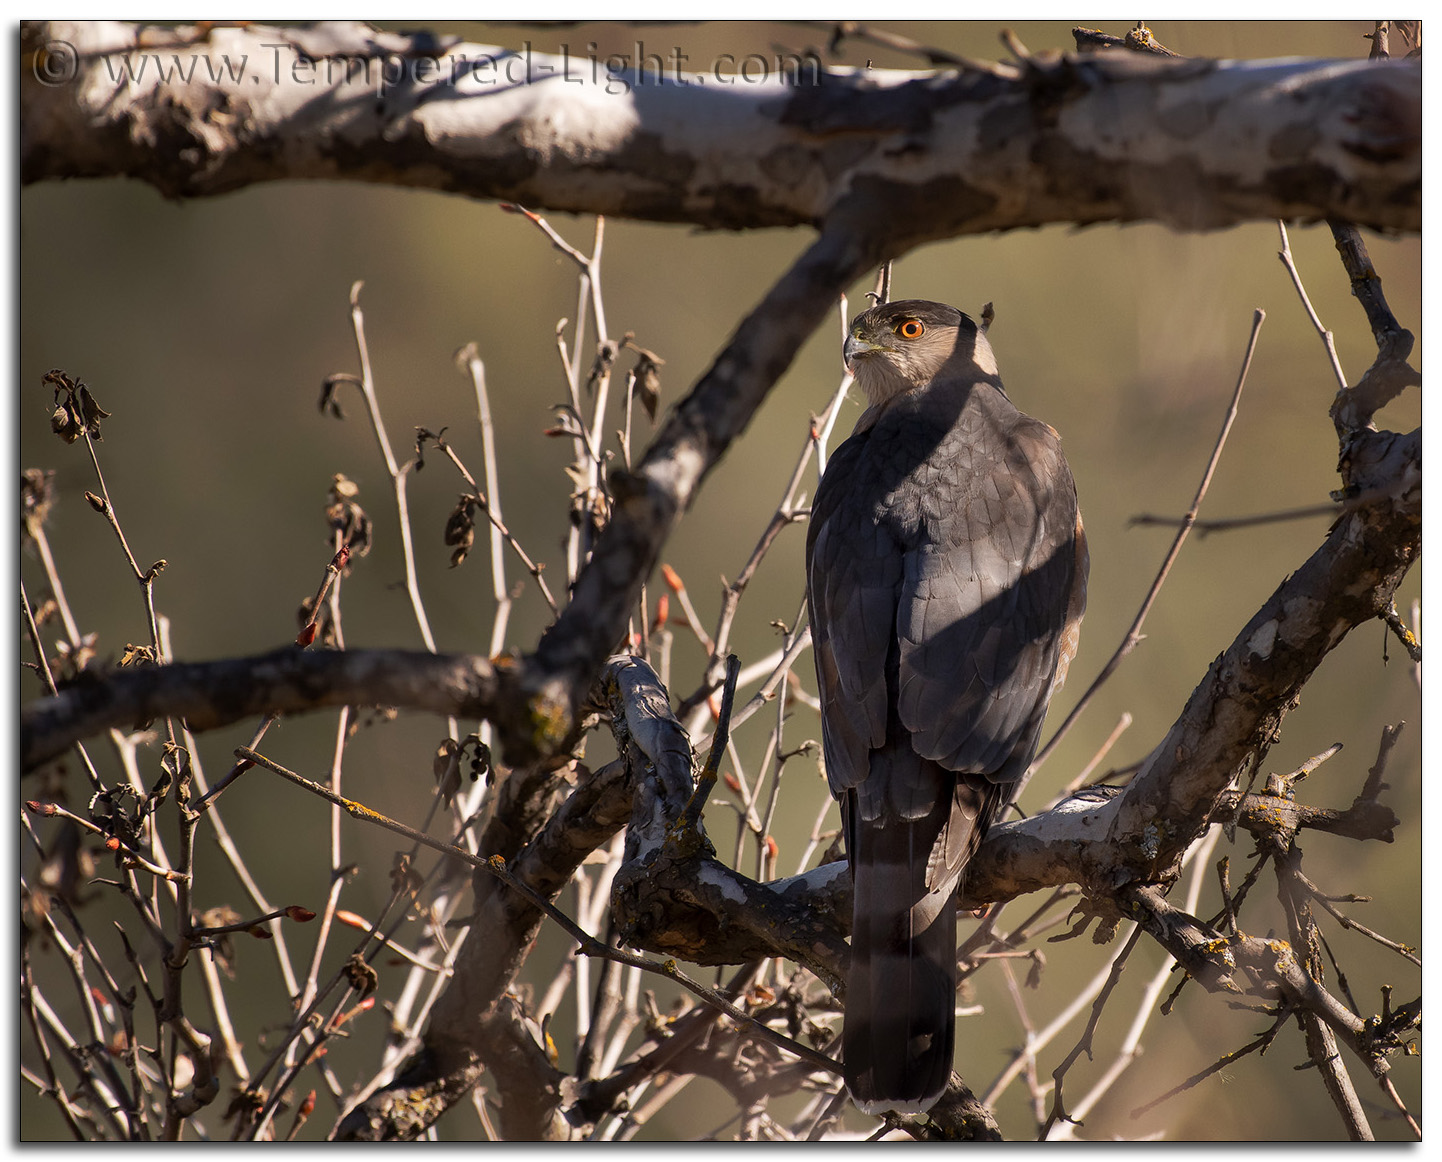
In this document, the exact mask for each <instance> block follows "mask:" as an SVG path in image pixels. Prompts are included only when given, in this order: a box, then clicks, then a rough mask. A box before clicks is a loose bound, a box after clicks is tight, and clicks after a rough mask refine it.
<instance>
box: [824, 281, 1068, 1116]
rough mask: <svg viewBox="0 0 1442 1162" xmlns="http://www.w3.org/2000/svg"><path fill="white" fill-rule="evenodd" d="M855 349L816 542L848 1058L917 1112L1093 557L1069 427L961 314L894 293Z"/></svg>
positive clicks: (853, 335) (931, 1079)
mask: <svg viewBox="0 0 1442 1162" xmlns="http://www.w3.org/2000/svg"><path fill="white" fill-rule="evenodd" d="M844 354H845V359H846V364H847V366H848V367H849V368H850V369H851V370H852V372H853V373H854V374H855V376H856V382H857V383H859V384H860V385H861V387H862V389H863V390H864V391H865V393H866V398H867V401H868V403H869V405H870V406H869V407H868V408H867V409H866V411H865V412H864V414H863V415H862V416H861V419H860V420H859V421H858V423H857V425H856V430H855V431H854V432H853V433H852V434H851V437H850V438H849V439H848V440H847V441H846V442H845V443H843V444H842V445H841V446H840V447H839V448H838V449H837V450H836V453H835V454H834V455H833V456H832V458H831V461H830V463H829V464H828V465H827V467H826V473H825V476H824V478H823V479H822V481H821V485H820V487H819V488H818V489H817V493H816V499H815V502H814V503H813V505H812V509H811V525H810V529H809V532H808V535H807V541H806V585H807V596H808V605H809V608H810V617H811V633H812V650H813V652H814V655H815V660H816V677H817V682H818V684H819V686H820V696H821V715H822V739H823V743H824V747H825V757H826V773H827V780H828V782H829V783H830V786H831V792H832V794H833V795H835V796H836V797H837V798H838V799H840V801H841V812H842V821H843V827H844V830H845V836H846V848H847V858H848V860H849V862H850V865H851V872H852V877H853V883H854V889H855V903H854V907H853V926H852V938H851V967H850V971H849V974H848V977H847V995H846V1018H845V1029H844V1033H843V1049H842V1052H843V1058H844V1067H845V1076H846V1084H847V1087H848V1089H849V1090H850V1091H851V1096H852V1099H853V1100H854V1101H855V1102H856V1104H857V1106H858V1107H859V1108H860V1109H862V1110H863V1111H865V1112H867V1113H882V1112H884V1111H887V1110H894V1111H897V1112H920V1111H922V1110H925V1109H928V1108H929V1107H930V1106H931V1105H932V1104H933V1103H934V1102H935V1101H936V1099H937V1098H938V1097H939V1096H940V1094H941V1092H942V1090H944V1089H945V1088H946V1085H947V1082H948V1081H949V1079H950V1076H951V1066H952V1056H953V1046H954V1043H955V1033H956V1028H955V1027H956V1022H955V1005H956V983H957V962H956V894H957V888H958V885H959V883H960V881H961V877H962V875H963V873H964V872H965V869H966V865H967V861H968V860H969V859H970V857H971V855H972V854H973V852H975V850H976V848H977V846H978V845H979V844H980V842H981V840H982V837H983V836H984V835H985V833H986V829H987V827H988V825H989V824H990V823H991V821H992V819H993V818H994V817H995V816H996V814H997V813H998V811H1000V810H1001V809H1002V808H1003V807H1004V806H1005V804H1007V803H1008V802H1009V801H1010V799H1011V796H1012V794H1013V793H1014V791H1015V784H1016V782H1017V780H1018V779H1020V778H1021V777H1022V776H1023V775H1024V774H1025V773H1026V769H1027V766H1028V764H1030V762H1031V760H1032V756H1033V755H1034V754H1035V753H1036V748H1037V742H1038V738H1039V735H1040V733H1041V725H1042V719H1043V718H1044V717H1045V716H1046V708H1047V703H1048V701H1049V700H1050V699H1051V696H1052V694H1053V693H1054V692H1055V691H1056V690H1057V688H1058V687H1059V686H1060V685H1061V683H1062V680H1063V679H1064V678H1065V676H1066V671H1067V666H1068V665H1069V664H1070V662H1071V659H1072V657H1073V655H1074V654H1075V653H1076V645H1077V634H1078V630H1079V626H1080V621H1081V615H1082V611H1083V609H1084V607H1085V605H1086V576H1087V563H1088V559H1087V550H1086V540H1085V537H1084V535H1083V533H1082V524H1081V516H1080V514H1079V512H1078V509H1077V498H1076V486H1075V484H1074V483H1073V481H1072V475H1071V470H1070V469H1069V468H1068V467H1067V462H1066V460H1065V459H1064V458H1063V456H1062V452H1061V443H1060V440H1059V439H1058V437H1057V434H1056V432H1055V431H1053V430H1052V429H1051V428H1050V427H1048V426H1047V425H1046V424H1043V423H1041V422H1040V421H1038V420H1034V419H1032V418H1030V417H1029V416H1026V415H1023V414H1022V413H1021V412H1020V411H1018V410H1017V408H1016V407H1015V406H1014V405H1013V404H1012V402H1011V401H1010V400H1009V399H1008V398H1007V397H1006V394H1005V392H1004V391H1003V390H1002V386H1001V380H1000V379H999V378H998V376H997V370H996V361H995V359H994V358H993V356H992V352H991V345H990V344H989V343H988V342H987V339H986V336H985V334H983V333H982V332H981V331H980V330H978V328H977V326H976V324H975V323H974V322H972V320H971V319H970V318H968V317H967V316H966V315H964V314H962V313H961V312H960V311H958V310H956V309H955V308H954V307H949V306H944V305H942V304H941V303H933V302H926V301H924V300H920V299H907V300H904V301H900V302H893V303H887V304H884V305H881V306H877V307H874V308H873V309H871V310H869V311H867V312H866V313H864V314H862V315H860V316H858V317H857V318H856V320H855V321H854V322H853V323H852V325H851V328H850V331H849V333H848V336H847V339H846V345H845V350H844Z"/></svg>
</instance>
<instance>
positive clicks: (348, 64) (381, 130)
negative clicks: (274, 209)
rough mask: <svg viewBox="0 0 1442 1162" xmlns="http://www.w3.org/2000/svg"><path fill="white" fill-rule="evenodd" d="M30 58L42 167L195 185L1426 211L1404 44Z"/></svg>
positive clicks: (835, 204) (130, 27)
mask: <svg viewBox="0 0 1442 1162" xmlns="http://www.w3.org/2000/svg"><path fill="white" fill-rule="evenodd" d="M22 49H23V51H24V53H25V67H24V69H23V75H22V93H21V132H20V145H21V174H22V179H23V180H24V181H25V182H36V181H41V180H45V179H47V178H60V177H96V176H118V175H126V176H130V177H134V178H138V179H140V180H142V181H146V182H149V183H150V184H152V185H154V186H156V187H157V188H158V189H160V190H161V191H162V192H163V193H165V194H167V195H168V196H171V197H197V196H203V195H211V194H218V193H224V192H226V191H229V190H234V189H238V188H240V187H243V186H246V185H250V184H252V183H255V182H258V181H270V180H275V179H279V178H287V179H293V178H332V179H335V178H359V179H362V180H366V181H376V182H386V183H392V184H396V185H405V186H417V185H420V186H429V187H431V188H433V189H441V190H448V191H453V192H458V193H465V194H468V195H470V196H472V197H482V198H495V199H499V200H503V201H516V202H520V203H522V204H524V205H528V206H533V207H536V208H544V209H551V210H572V211H579V212H586V213H596V214H605V215H608V216H618V217H631V218H644V219H650V220H655V221H681V222H692V223H695V224H697V225H701V226H708V227H727V228H732V229H740V228H747V227H757V226H783V225H803V224H809V225H813V226H819V225H820V224H822V223H823V222H826V221H829V220H834V219H836V218H837V217H838V215H840V216H846V213H847V206H848V204H849V203H854V202H855V201H856V200H857V199H858V198H860V199H861V200H863V201H871V200H873V199H875V198H877V197H884V198H885V199H886V200H887V201H888V202H889V203H891V204H892V205H893V206H902V205H905V206H907V207H908V212H907V213H905V214H899V213H898V214H896V215H895V216H894V221H895V222H897V223H901V224H904V227H905V229H907V230H908V231H911V232H912V234H913V237H914V239H915V240H917V241H920V240H922V239H924V238H935V237H945V236H951V235H955V234H961V233H981V232H986V231H990V230H998V229H1007V228H1013V227H1018V226H1035V225H1040V224H1042V223H1045V222H1055V221H1065V222H1099V221H1135V220H1138V219H1152V220H1156V221H1161V222H1166V223H1168V224H1169V225H1172V226H1175V227H1178V228H1181V229H1199V228H1215V227H1220V226H1226V225H1231V224H1233V223H1235V222H1238V221H1242V220H1244V219H1248V218H1289V219H1290V218H1307V219H1314V220H1315V219H1318V218H1323V217H1334V218H1339V219H1345V220H1348V221H1352V222H1356V223H1358V224H1359V225H1364V226H1371V227H1373V228H1377V229H1392V230H1417V229H1420V228H1421V213H1422V204H1421V155H1422V138H1421V81H1422V75H1421V69H1420V67H1418V66H1417V65H1416V64H1415V63H1413V62H1407V61H1399V62H1389V61H1385V60H1383V61H1357V62H1355V63H1345V64H1339V63H1337V62H1334V61H1329V62H1325V63H1322V62H1311V61H1276V62H1258V63H1246V64H1239V63H1235V62H1229V63H1220V62H1216V61H1208V60H1184V59H1180V58H1170V59H1169V58H1165V57H1158V56H1150V55H1145V54H1141V53H1103V54H1100V55H1087V56H1081V57H1060V58H1055V59H1041V58H1034V57H1029V58H1027V59H1026V60H1025V61H1023V62H1021V63H1020V64H995V65H976V64H965V65H963V66H962V67H960V68H955V69H952V70H950V71H944V72H938V73H921V74H917V73H908V72H893V71H884V70H858V69H846V70H840V69H827V68H824V67H823V66H822V64H821V62H820V60H819V59H818V58H817V57H815V56H811V55H802V54H793V55H792V56H791V57H790V58H781V59H778V62H777V71H778V72H783V71H787V70H789V72H790V74H791V76H792V78H793V81H792V83H786V81H784V80H782V79H771V80H768V81H767V82H765V83H761V84H735V83H731V84H727V83H725V81H724V79H723V78H722V77H721V76H720V75H719V74H718V73H717V72H716V69H715V67H714V66H715V62H713V68H712V75H709V76H708V75H706V64H705V62H699V61H698V62H687V61H684V60H680V59H678V60H676V61H675V62H674V64H671V65H665V66H664V67H663V69H662V75H661V76H659V77H658V76H657V75H656V70H654V68H653V69H652V70H651V71H650V72H649V73H646V74H645V75H641V76H638V75H637V74H636V72H635V71H634V70H622V71H620V72H613V71H611V70H610V69H608V68H606V67H601V66H599V65H598V63H597V62H595V61H592V60H588V59H584V58H581V57H560V56H543V55H541V54H536V53H532V52H530V51H529V50H528V49H527V50H512V49H503V48H496V47H493V46H488V45H476V44H466V43H464V42H462V41H460V40H459V39H457V38H452V37H445V38H439V37H436V36H433V35H430V34H424V33H418V34H412V35H400V34H396V33H386V32H377V31H376V30H374V29H371V28H369V27H367V26H366V25H363V24H359V23H340V22H336V23H329V24H322V25H318V26H315V27H313V28H309V29H279V28H266V27H262V26H245V27H210V28H178V29H162V28H154V27H147V26H143V25H136V24H122V23H116V22H94V23H80V22H64V21H53V22H48V23H31V24H27V25H25V26H24V28H23V30H22ZM157 66H159V67H157ZM172 66H173V67H172ZM692 68H694V69H696V70H698V72H690V71H688V70H689V69H692ZM162 72H165V73H166V74H167V76H165V77H162V75H161V74H162ZM698 76H699V77H700V79H699V80H698V79H697V78H698ZM730 80H731V81H733V82H734V81H735V80H736V78H735V77H734V76H733V77H731V78H730ZM1258 143H1267V144H1266V147H1265V148H1258Z"/></svg>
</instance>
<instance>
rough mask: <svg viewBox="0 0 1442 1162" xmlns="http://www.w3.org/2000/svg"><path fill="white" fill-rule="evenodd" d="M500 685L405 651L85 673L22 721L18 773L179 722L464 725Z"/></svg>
mask: <svg viewBox="0 0 1442 1162" xmlns="http://www.w3.org/2000/svg"><path fill="white" fill-rule="evenodd" d="M499 685H500V682H499V678H498V675H497V672H496V670H495V668H494V667H493V666H492V665H491V663H490V662H488V661H487V660H486V659H485V658H482V657H477V656H474V655H471V654H430V653H419V652H412V651H407V650H343V651H342V650H309V651H307V650H302V649H300V648H299V647H296V646H286V647H284V648H282V649H279V650H276V651H274V652H273V653H269V654H261V655H259V656H257V657H250V658H232V659H226V660H224V661H215V662H177V663H172V664H169V665H163V666H155V665H145V666H137V667H134V668H127V669H125V670H119V671H116V672H114V673H110V674H106V675H104V676H101V675H100V674H98V673H96V672H94V671H90V670H86V671H83V672H82V673H81V675H80V676H79V677H78V678H77V679H76V680H75V681H73V682H71V683H70V684H68V685H67V686H65V687H63V688H62V689H61V690H60V692H59V694H57V695H56V696H54V697H52V698H42V699H38V700H37V701H34V702H32V703H30V704H29V705H27V706H25V707H23V708H22V710H21V712H20V769H21V770H23V771H31V770H34V769H35V768H36V767H38V766H39V765H41V764H42V763H45V762H48V761H50V760H51V759H53V758H56V757H58V756H59V755H61V754H63V753H64V751H65V750H66V748H67V747H69V746H70V745H71V744H72V743H74V742H77V741H79V740H80V739H84V738H88V737H89V736H91V735H93V734H96V733H98V732H99V731H102V730H105V729H107V728H109V727H117V728H119V729H122V730H124V729H138V728H140V727H142V726H143V725H144V724H145V723H148V722H150V721H151V720H152V719H157V718H163V717H165V716H166V715H176V716H178V717H180V718H183V719H185V721H186V723H187V725H188V726H189V727H190V729H191V730H194V731H203V730H214V729H215V728H216V727H219V726H226V725H228V724H230V723H232V722H238V721H240V720H241V719H243V718H255V717H259V716H261V715H264V714H272V713H291V714H294V713H304V712H306V711H311V710H319V709H321V708H323V707H327V706H395V707H398V708H400V709H404V710H418V711H426V712H429V713H433V714H439V715H442V716H444V715H455V716H457V717H460V718H473V717H483V716H486V715H487V714H489V713H492V712H493V708H494V706H495V704H496V701H497V691H498V688H499Z"/></svg>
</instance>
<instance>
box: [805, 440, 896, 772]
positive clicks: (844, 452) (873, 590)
mask: <svg viewBox="0 0 1442 1162" xmlns="http://www.w3.org/2000/svg"><path fill="white" fill-rule="evenodd" d="M869 435H870V433H869V432H858V433H856V434H855V435H853V436H852V437H851V438H850V439H848V440H847V441H846V442H845V443H843V444H842V445H841V446H840V447H839V448H838V449H837V450H836V452H835V453H834V454H833V455H832V457H831V461H830V463H828V464H827V466H826V474H825V476H823V477H822V480H821V484H820V485H819V486H818V488H817V490H816V497H815V499H814V500H813V501H812V504H811V519H810V522H809V526H808V528H807V534H806V568H807V577H806V585H807V595H808V598H809V603H808V611H809V617H810V621H811V649H812V653H813V654H814V656H815V660H816V680H817V684H818V687H819V690H818V693H819V696H820V699H821V707H822V714H821V731H822V749H823V753H824V754H825V756H826V778H827V782H828V783H829V784H830V786H831V793H832V794H833V795H838V796H839V795H841V794H842V792H843V791H845V790H846V788H847V787H854V786H856V784H857V783H859V782H861V780H862V779H864V778H865V777H866V773H867V770H868V768H869V763H870V752H871V751H872V750H874V749H877V748H879V747H881V746H882V745H883V744H884V743H885V741H886V721H887V713H888V709H889V707H888V698H887V689H886V661H887V654H888V653H889V652H890V651H891V649H892V643H893V641H894V636H895V634H894V630H895V624H896V604H897V598H898V595H899V593H900V591H901V580H902V565H903V561H902V557H901V554H900V553H899V551H898V550H897V546H896V545H895V544H894V543H893V542H892V540H891V538H890V536H889V535H888V534H887V533H886V530H885V529H884V528H882V527H880V526H879V525H878V524H877V521H876V516H875V513H874V512H873V511H872V510H871V508H870V506H863V505H859V504H858V503H857V501H856V494H855V488H854V486H855V484H856V482H857V473H858V472H859V471H860V470H861V469H862V467H863V462H864V461H865V460H866V458H867V457H866V451H867V442H868V439H869ZM841 708H845V709H844V710H842V709H841Z"/></svg>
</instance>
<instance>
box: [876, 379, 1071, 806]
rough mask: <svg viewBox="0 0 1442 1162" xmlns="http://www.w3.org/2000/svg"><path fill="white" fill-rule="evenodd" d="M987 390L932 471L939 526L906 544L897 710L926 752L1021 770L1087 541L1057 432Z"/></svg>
mask: <svg viewBox="0 0 1442 1162" xmlns="http://www.w3.org/2000/svg"><path fill="white" fill-rule="evenodd" d="M974 395H979V396H980V398H979V399H976V400H974V401H973V404H974V406H973V407H969V408H967V409H966V411H965V412H964V413H963V415H962V418H961V422H960V423H959V424H958V425H957V426H956V427H955V428H953V429H952V431H951V433H950V434H949V435H948V437H947V439H946V441H944V445H943V447H942V448H941V449H939V452H941V453H942V455H939V456H938V457H937V461H939V462H940V463H939V465H937V466H933V465H931V464H929V465H928V466H927V469H928V471H927V472H926V473H925V474H924V476H923V478H922V479H920V480H919V481H918V484H919V485H920V486H921V489H922V492H923V495H924V497H925V500H924V502H923V503H924V505H925V509H926V514H927V518H928V519H927V520H926V522H925V523H926V525H927V526H928V529H927V532H928V534H929V535H924V536H922V537H921V538H920V540H919V542H918V543H917V544H916V545H914V546H913V547H911V548H910V549H909V550H908V552H907V553H906V556H905V565H904V573H905V575H904V578H903V581H902V586H901V593H900V599H899V603H898V609H897V618H896V634H897V637H898V640H899V642H900V673H899V679H898V688H897V710H898V713H899V715H900V718H901V722H902V724H903V725H904V726H905V727H906V729H907V730H908V731H910V732H911V744H912V746H913V747H914V748H915V749H916V751H917V753H918V754H920V755H921V756H922V757H923V758H928V759H933V760H935V761H936V762H938V763H940V764H941V765H942V766H943V767H946V768H947V769H948V770H953V771H967V772H972V773H975V774H981V775H986V776H987V777H988V778H989V779H991V780H992V781H993V782H998V783H1009V782H1012V781H1014V780H1016V779H1019V778H1020V777H1021V776H1022V775H1023V774H1025V773H1026V767H1027V765H1028V764H1029V763H1030V762H1031V758H1032V755H1033V754H1034V753H1035V751H1036V745H1037V741H1038V736H1039V734H1040V732H1041V725H1042V720H1043V719H1044V718H1045V716H1046V708H1047V703H1048V702H1049V701H1050V699H1051V695H1052V691H1053V688H1054V684H1055V679H1056V677H1057V671H1058V668H1059V663H1060V662H1061V656H1062V654H1063V644H1064V639H1065V638H1067V637H1068V636H1074V635H1068V633H1067V630H1068V629H1069V628H1070V627H1069V623H1071V627H1074V624H1075V623H1076V622H1077V621H1079V620H1080V617H1081V605H1082V604H1083V602H1084V594H1085V589H1084V586H1085V576H1084V575H1082V576H1079V575H1078V573H1079V570H1083V569H1084V568H1085V548H1084V542H1081V541H1080V539H1079V538H1080V530H1079V525H1078V522H1077V502H1076V486H1075V484H1074V483H1073V481H1072V476H1071V471H1070V470H1069V469H1068V467H1067V464H1066V461H1065V459H1063V457H1062V453H1061V443H1060V441H1059V439H1058V438H1057V435H1056V433H1055V432H1054V431H1052V429H1051V428H1049V427H1048V426H1047V425H1045V424H1043V423H1040V422H1039V421H1036V420H1033V419H1030V418H1029V417H1026V416H1022V415H1021V414H1020V413H1019V412H1016V410H1015V409H1014V408H1013V407H1012V406H1011V404H1010V403H1008V402H1006V401H1005V398H1004V397H1002V396H1000V395H999V393H991V392H987V393H984V394H983V393H974ZM998 404H999V405H1000V406H998ZM1067 644H1069V645H1070V649H1071V650H1072V651H1074V650H1075V643H1074V641H1072V642H1069V643H1067ZM1066 660H1067V661H1070V658H1069V657H1067V658H1066Z"/></svg>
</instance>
